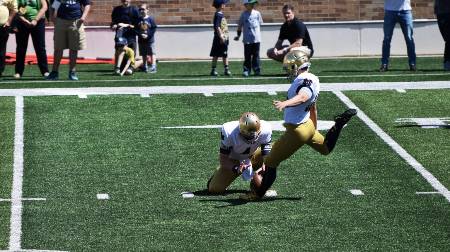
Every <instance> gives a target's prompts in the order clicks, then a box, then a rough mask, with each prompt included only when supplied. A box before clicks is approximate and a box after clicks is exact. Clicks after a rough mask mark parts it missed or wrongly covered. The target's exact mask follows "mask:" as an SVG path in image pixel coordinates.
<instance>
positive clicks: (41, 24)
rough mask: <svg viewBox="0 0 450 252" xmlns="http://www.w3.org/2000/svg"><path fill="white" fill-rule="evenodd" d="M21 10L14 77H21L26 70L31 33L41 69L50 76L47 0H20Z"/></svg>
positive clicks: (18, 18)
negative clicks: (46, 35) (46, 27)
mask: <svg viewBox="0 0 450 252" xmlns="http://www.w3.org/2000/svg"><path fill="white" fill-rule="evenodd" d="M17 2H18V6H19V12H18V13H17V15H16V17H17V18H16V20H17V22H16V25H17V32H16V66H15V74H14V78H21V77H22V75H23V72H24V70H25V56H26V53H27V47H28V39H29V37H30V35H31V39H32V40H33V45H34V51H35V53H36V57H37V62H38V67H39V70H40V71H41V74H42V76H44V77H47V76H48V74H49V73H48V63H47V51H46V50H45V12H46V11H47V9H48V6H47V1H46V0H18V1H17Z"/></svg>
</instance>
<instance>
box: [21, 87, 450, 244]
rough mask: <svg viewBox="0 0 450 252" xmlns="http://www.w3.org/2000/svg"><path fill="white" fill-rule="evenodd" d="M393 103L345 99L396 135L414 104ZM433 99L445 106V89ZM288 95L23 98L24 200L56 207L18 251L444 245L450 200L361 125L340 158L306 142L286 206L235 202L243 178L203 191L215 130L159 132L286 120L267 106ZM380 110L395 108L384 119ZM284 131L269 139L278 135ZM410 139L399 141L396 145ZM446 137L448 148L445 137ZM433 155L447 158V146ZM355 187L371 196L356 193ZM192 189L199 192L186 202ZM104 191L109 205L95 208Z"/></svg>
mask: <svg viewBox="0 0 450 252" xmlns="http://www.w3.org/2000/svg"><path fill="white" fill-rule="evenodd" d="M427 92H428V91H427ZM433 92H436V91H433ZM389 94H390V92H373V93H371V92H356V91H355V92H350V94H349V95H350V97H352V98H353V97H354V98H355V103H356V104H357V105H358V106H361V108H362V109H367V110H368V115H369V116H372V117H373V119H374V120H375V122H377V123H379V124H380V125H381V126H382V127H383V128H387V130H388V132H389V133H390V134H393V137H394V138H395V139H397V138H399V136H397V135H401V132H397V131H395V129H392V128H391V127H390V126H389V125H387V122H390V121H391V119H392V118H394V117H396V116H397V115H398V114H399V113H400V112H401V111H402V110H404V109H405V106H404V105H405V104H401V103H399V102H395V98H397V100H398V97H397V95H396V94H393V96H394V97H390V98H394V99H393V101H390V102H387V103H386V104H387V105H386V106H385V107H384V108H383V109H382V110H381V111H378V110H377V109H376V107H377V103H378V102H379V99H380V96H381V97H385V96H386V95H389ZM433 94H434V93H418V94H417V95H415V97H414V99H422V100H423V101H424V102H423V108H422V109H423V111H429V112H432V111H434V110H435V109H436V107H435V109H433V107H434V106H435V105H436V104H434V103H433V102H432V101H433ZM402 95H405V94H402ZM406 95H409V92H408V93H407V94H406ZM412 95H414V92H413V94H412ZM434 95H437V96H442V97H443V98H448V97H450V95H449V93H448V92H442V94H439V93H438V92H436V94H434ZM284 96H285V94H279V95H278V96H277V97H271V96H268V95H265V94H253V93H248V94H219V95H215V96H213V97H206V96H203V95H189V94H186V95H154V96H151V97H150V98H142V97H138V96H89V97H88V99H79V98H77V97H74V96H73V97H26V98H25V112H26V113H25V121H26V131H25V139H26V140H25V180H24V196H26V197H44V198H46V199H47V200H46V201H45V202H41V201H30V202H25V203H24V212H23V214H24V215H23V227H22V229H23V242H22V248H24V249H42V250H69V251H125V250H127V251H128V250H138V251H155V250H164V251H180V250H182V251H192V250H196V251H205V250H211V249H214V250H215V251H239V250H248V251H260V250H264V251H274V250H276V251H289V250H296V251H297V250H299V251H304V250H317V251H324V250H325V251H327V250H341V251H361V250H374V249H376V250H380V251H392V250H405V251H423V250H434V251H445V250H448V248H449V243H448V237H449V230H450V229H449V227H450V218H449V215H450V205H449V202H447V201H446V200H445V199H444V198H443V197H442V196H440V195H416V194H415V193H416V192H417V191H432V190H433V189H432V187H431V186H430V185H429V184H428V183H427V182H426V181H424V180H423V178H422V177H421V176H420V175H419V174H417V172H415V171H414V170H413V169H412V168H411V167H410V166H409V165H408V164H407V163H406V162H405V161H404V160H402V159H401V158H400V157H399V156H398V155H397V154H396V153H395V152H393V151H392V150H391V149H390V148H389V147H388V146H387V145H386V144H385V143H384V142H383V141H382V140H381V139H380V138H379V137H378V136H377V135H376V134H375V133H374V132H372V131H371V130H370V129H369V128H368V127H367V126H366V125H365V124H364V123H363V122H362V121H360V120H359V119H357V118H355V119H354V120H352V121H351V122H350V123H349V125H348V126H347V127H346V128H345V129H344V130H343V132H342V135H341V139H340V140H339V142H338V145H337V147H336V149H335V151H334V152H333V153H332V154H331V155H329V156H321V155H320V154H318V153H316V152H314V151H313V150H312V149H311V148H309V147H303V148H302V149H301V150H300V151H298V152H297V153H296V154H295V155H294V156H293V157H291V158H290V159H289V160H287V161H285V162H283V163H282V164H281V165H280V167H279V171H278V178H277V181H276V182H275V184H274V189H275V190H277V192H278V194H279V196H278V197H277V198H275V199H273V200H263V201H260V202H249V203H247V202H243V201H240V200H239V199H238V196H239V194H240V193H242V192H244V190H247V189H248V183H246V182H244V181H242V180H241V179H237V180H236V181H235V183H233V185H232V186H231V188H230V192H229V193H228V194H226V195H218V196H208V195H205V194H204V189H205V187H206V182H207V180H208V178H209V177H210V176H211V174H212V172H213V171H214V169H215V167H216V166H217V164H218V144H219V133H218V129H164V128H161V127H163V126H183V125H217V124H222V123H224V122H226V121H230V120H237V118H238V117H239V115H240V113H242V112H243V111H247V110H251V111H255V112H256V113H258V114H259V115H260V116H261V118H262V119H264V120H268V121H274V120H281V118H282V114H281V113H280V112H278V111H276V110H275V109H273V108H272V106H271V100H272V99H276V98H278V99H283V98H284ZM363 98H364V99H363ZM407 98H408V97H406V98H405V99H406V100H408V99H407ZM446 100H449V99H446ZM447 103H448V102H446V101H444V102H442V103H440V104H438V105H446V104H447ZM388 105H389V108H387V107H388ZM318 106H319V113H320V114H319V117H320V119H322V120H332V119H333V116H334V115H335V114H338V113H340V112H342V111H343V110H344V109H345V106H344V105H343V104H342V103H341V102H340V101H339V100H338V98H337V97H336V96H334V95H333V94H332V93H329V92H322V93H321V97H320V99H319V104H318ZM382 111H385V112H386V113H391V114H389V116H387V118H388V119H384V116H383V114H384V113H382ZM428 114H429V115H430V116H441V115H442V114H445V113H444V112H442V114H441V113H428ZM404 115H405V116H407V114H404ZM408 134H409V135H410V137H415V138H416V139H417V142H418V143H422V142H426V141H427V140H428V136H427V135H422V133H421V131H420V132H419V131H417V132H416V131H411V132H408ZM280 135H281V132H274V139H277V138H278V137H279V136H280ZM406 140H407V139H404V138H402V137H400V143H401V144H402V143H403V141H406ZM442 141H443V143H444V144H445V143H447V146H448V138H446V139H444V140H442ZM407 145H408V144H407ZM415 148H418V151H416V152H420V150H421V149H422V150H423V149H426V147H421V146H419V147H415ZM408 149H409V148H408ZM435 151H436V152H438V153H439V154H437V155H436V157H444V160H443V162H445V161H446V159H445V153H441V151H445V149H437V150H435ZM418 159H419V160H420V159H421V158H418ZM424 165H428V163H427V162H424ZM431 167H432V168H433V166H431ZM433 169H434V168H433ZM438 175H440V174H438ZM444 175H445V173H444ZM447 186H448V185H447ZM351 189H360V190H362V191H363V192H364V193H365V195H364V196H353V195H352V194H351V193H350V192H349V190H351ZM185 191H190V192H195V194H196V196H195V197H194V198H192V199H183V198H182V197H181V193H182V192H185ZM98 193H108V194H109V195H110V199H109V200H105V201H101V200H97V198H96V194H98Z"/></svg>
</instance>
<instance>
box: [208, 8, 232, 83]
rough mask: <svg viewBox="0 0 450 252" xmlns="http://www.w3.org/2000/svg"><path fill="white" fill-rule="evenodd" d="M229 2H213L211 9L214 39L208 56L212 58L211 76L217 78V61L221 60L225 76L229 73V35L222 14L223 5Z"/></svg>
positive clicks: (225, 20)
mask: <svg viewBox="0 0 450 252" xmlns="http://www.w3.org/2000/svg"><path fill="white" fill-rule="evenodd" d="M228 2H229V0H214V1H213V7H214V8H216V12H215V13H214V19H213V25H214V38H213V43H212V47H211V52H210V54H209V56H211V57H212V61H211V73H210V75H211V76H218V75H219V74H218V73H217V71H216V67H217V60H218V59H219V58H222V61H223V67H224V72H223V74H224V75H226V76H230V75H231V72H230V69H229V67H228V44H229V34H228V23H227V19H226V18H225V16H224V14H223V9H224V8H225V4H227V3H228Z"/></svg>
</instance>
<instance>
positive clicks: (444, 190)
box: [333, 91, 450, 202]
mask: <svg viewBox="0 0 450 252" xmlns="http://www.w3.org/2000/svg"><path fill="white" fill-rule="evenodd" d="M333 93H334V94H335V95H336V96H337V97H338V98H339V99H340V100H341V101H342V102H343V103H345V105H347V107H349V108H355V109H357V110H358V114H357V116H358V117H359V118H360V119H361V120H362V121H363V122H364V123H365V124H366V125H367V126H369V128H370V129H372V130H373V131H374V132H375V133H376V134H377V135H378V136H379V137H380V138H381V139H383V141H384V142H385V143H387V145H389V146H390V147H391V148H392V149H393V150H394V151H395V152H396V153H397V154H398V155H399V156H400V157H402V158H403V159H404V160H405V161H406V162H407V163H408V164H409V165H411V166H412V167H413V168H414V170H416V171H417V172H418V173H419V174H420V175H422V177H423V178H424V179H425V180H426V181H428V183H429V184H430V185H431V186H432V187H433V188H434V189H436V191H437V192H439V193H440V194H442V195H443V196H444V197H445V198H446V199H447V201H448V202H450V191H449V190H448V189H447V188H446V187H445V186H444V185H442V183H441V182H439V180H437V178H436V177H434V176H433V174H431V173H430V172H429V171H428V170H427V169H425V167H423V166H422V164H420V163H419V162H418V161H417V160H416V159H415V158H414V157H413V156H411V155H410V154H409V153H408V152H407V151H406V150H405V149H403V147H401V146H400V145H399V144H398V143H397V142H395V140H394V139H392V137H390V136H389V135H388V134H387V133H386V132H384V131H383V130H382V129H381V128H380V127H379V126H378V125H377V124H376V123H375V122H374V121H372V119H370V118H369V117H368V116H367V115H366V114H365V113H364V112H363V111H361V110H360V109H359V108H358V107H357V106H356V105H355V104H354V103H353V102H352V101H351V100H350V99H349V98H348V97H347V96H345V95H344V94H343V93H342V92H340V91H336V92H333Z"/></svg>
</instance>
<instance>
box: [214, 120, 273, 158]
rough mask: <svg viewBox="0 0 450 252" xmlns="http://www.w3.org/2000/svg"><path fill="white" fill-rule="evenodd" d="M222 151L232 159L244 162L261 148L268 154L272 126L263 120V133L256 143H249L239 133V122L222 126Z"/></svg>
mask: <svg viewBox="0 0 450 252" xmlns="http://www.w3.org/2000/svg"><path fill="white" fill-rule="evenodd" d="M220 134H221V141H220V149H221V153H224V154H227V155H228V157H230V158H231V159H235V160H239V161H243V160H245V159H248V158H249V157H251V156H252V155H253V153H255V151H256V149H258V147H260V146H261V151H262V152H263V155H264V154H266V153H267V154H268V152H270V150H271V141H272V126H271V125H270V123H268V122H266V121H263V120H261V133H260V134H259V136H258V138H257V139H256V141H252V142H249V141H247V140H246V139H245V138H244V137H242V136H241V134H240V132H239V121H232V122H227V123H224V124H223V125H222V129H221V132H220Z"/></svg>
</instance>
